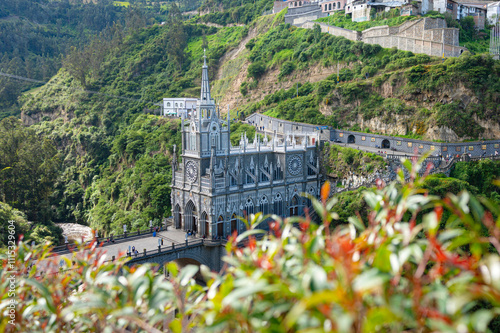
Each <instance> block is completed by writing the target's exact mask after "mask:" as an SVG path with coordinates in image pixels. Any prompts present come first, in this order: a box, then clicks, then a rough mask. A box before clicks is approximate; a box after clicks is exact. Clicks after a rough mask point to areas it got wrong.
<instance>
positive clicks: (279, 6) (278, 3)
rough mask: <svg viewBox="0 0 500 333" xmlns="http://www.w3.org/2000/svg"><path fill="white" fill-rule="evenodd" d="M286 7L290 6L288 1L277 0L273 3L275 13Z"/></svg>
mask: <svg viewBox="0 0 500 333" xmlns="http://www.w3.org/2000/svg"><path fill="white" fill-rule="evenodd" d="M286 7H288V2H287V1H283V0H279V1H275V2H274V5H273V14H276V13H279V12H281V11H282V10H283V9H285V8H286Z"/></svg>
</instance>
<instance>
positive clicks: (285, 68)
mask: <svg viewBox="0 0 500 333" xmlns="http://www.w3.org/2000/svg"><path fill="white" fill-rule="evenodd" d="M294 70H295V64H294V63H293V62H292V61H286V62H284V63H283V65H281V70H280V73H279V75H278V78H280V79H282V78H284V77H285V76H287V75H290V74H291V73H292V72H293V71H294Z"/></svg>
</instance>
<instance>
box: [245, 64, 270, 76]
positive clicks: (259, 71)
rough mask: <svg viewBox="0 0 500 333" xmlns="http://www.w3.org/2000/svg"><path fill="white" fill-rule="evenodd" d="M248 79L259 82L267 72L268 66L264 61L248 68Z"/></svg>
mask: <svg viewBox="0 0 500 333" xmlns="http://www.w3.org/2000/svg"><path fill="white" fill-rule="evenodd" d="M247 70H248V77H252V78H254V79H255V80H258V79H259V78H260V77H261V76H262V75H263V74H264V73H265V72H266V65H265V64H264V63H263V62H262V61H257V62H254V63H252V64H250V65H249V66H248V69H247Z"/></svg>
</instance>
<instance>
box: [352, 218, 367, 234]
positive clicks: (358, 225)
mask: <svg viewBox="0 0 500 333" xmlns="http://www.w3.org/2000/svg"><path fill="white" fill-rule="evenodd" d="M348 221H349V223H351V224H352V225H354V226H355V227H356V228H357V229H358V230H360V231H364V230H365V229H366V228H365V225H364V224H363V222H362V221H361V220H360V219H359V218H358V217H357V216H350V217H349V218H348Z"/></svg>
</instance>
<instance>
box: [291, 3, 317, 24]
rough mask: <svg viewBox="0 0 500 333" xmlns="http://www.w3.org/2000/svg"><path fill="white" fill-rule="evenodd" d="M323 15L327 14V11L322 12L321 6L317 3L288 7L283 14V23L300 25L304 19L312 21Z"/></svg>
mask: <svg viewBox="0 0 500 333" xmlns="http://www.w3.org/2000/svg"><path fill="white" fill-rule="evenodd" d="M325 16H327V13H323V11H322V10H321V6H319V5H318V4H311V5H305V6H302V7H297V8H288V13H287V14H286V15H285V23H289V24H292V25H301V24H302V23H305V22H306V21H314V20H317V19H319V18H320V17H325Z"/></svg>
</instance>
